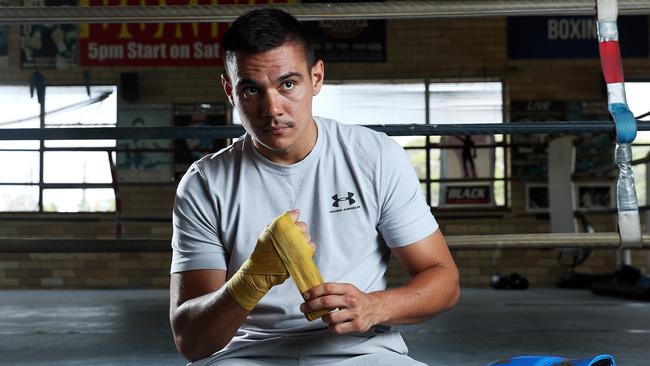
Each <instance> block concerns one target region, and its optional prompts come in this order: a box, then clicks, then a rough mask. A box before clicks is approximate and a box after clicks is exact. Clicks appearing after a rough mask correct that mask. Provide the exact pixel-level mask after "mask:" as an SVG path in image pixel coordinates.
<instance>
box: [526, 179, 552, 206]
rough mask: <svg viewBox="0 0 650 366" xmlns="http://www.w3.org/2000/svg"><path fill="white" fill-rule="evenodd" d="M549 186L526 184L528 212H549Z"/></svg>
mask: <svg viewBox="0 0 650 366" xmlns="http://www.w3.org/2000/svg"><path fill="white" fill-rule="evenodd" d="M548 210H549V202H548V184H546V183H528V184H526V212H548Z"/></svg>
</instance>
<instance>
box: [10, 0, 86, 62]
mask: <svg viewBox="0 0 650 366" xmlns="http://www.w3.org/2000/svg"><path fill="white" fill-rule="evenodd" d="M23 5H24V6H76V5H77V0H56V1H54V0H23ZM76 64H77V27H76V26H75V25H74V24H25V25H21V26H20V67H21V68H23V69H68V68H72V67H75V66H76Z"/></svg>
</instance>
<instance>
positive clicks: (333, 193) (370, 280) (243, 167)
mask: <svg viewBox="0 0 650 366" xmlns="http://www.w3.org/2000/svg"><path fill="white" fill-rule="evenodd" d="M314 120H315V121H316V125H317V127H318V138H317V142H316V145H315V146H314V148H313V149H312V151H311V152H310V153H309V155H307V157H305V158H304V159H303V160H302V161H300V162H298V163H295V164H292V165H278V164H275V163H273V162H271V161H269V160H268V159H266V158H264V157H263V156H262V155H261V154H260V153H259V152H257V150H255V148H254V146H253V143H252V140H251V137H250V135H248V134H245V135H244V136H242V137H241V138H239V139H238V140H237V141H235V142H234V143H233V144H232V145H230V146H229V147H227V148H225V149H223V150H221V151H219V152H218V153H215V154H212V155H208V156H206V157H204V158H202V159H200V160H199V161H197V162H195V163H194V164H193V165H192V166H191V167H190V168H189V170H188V171H187V173H186V174H185V176H184V177H183V179H182V180H181V182H180V184H179V186H178V190H177V194H176V201H175V205H174V216H173V229H174V233H173V238H172V248H173V257H172V265H171V272H172V273H175V272H182V271H189V270H197V269H223V270H227V273H228V278H230V276H232V275H233V274H234V273H235V272H236V271H237V270H238V269H239V267H240V266H241V265H242V263H243V262H244V261H245V260H246V259H247V258H248V257H249V256H250V254H251V253H252V252H253V250H254V248H255V244H256V241H257V238H258V236H259V234H260V233H261V232H262V230H264V228H265V227H266V226H267V225H268V224H269V223H270V222H271V221H272V220H273V219H274V218H275V217H276V216H278V215H280V214H282V213H283V212H285V211H289V210H293V209H295V208H299V209H300V211H301V215H300V220H301V221H304V222H305V223H306V224H307V226H308V227H309V232H310V234H311V236H312V238H313V241H314V242H315V243H316V246H317V249H316V253H315V255H314V261H315V262H316V265H317V266H318V268H319V270H320V272H321V274H322V276H323V278H324V280H325V281H327V282H339V283H351V284H354V285H355V286H356V287H358V288H359V289H360V290H362V291H364V292H372V291H379V290H383V289H385V288H386V270H387V267H388V258H389V255H390V248H395V247H401V246H405V245H408V244H411V243H414V242H416V241H418V240H420V239H423V238H425V237H427V236H428V235H430V234H431V233H433V232H434V231H435V230H436V229H437V228H438V224H437V222H436V221H435V219H434V217H433V215H432V214H431V212H430V209H429V206H428V205H427V203H426V201H425V199H424V196H423V195H422V191H421V189H420V183H419V180H418V178H417V176H416V174H415V171H414V169H413V167H412V165H411V163H410V162H409V159H408V157H407V155H406V153H405V152H404V150H403V149H402V147H401V146H399V145H398V144H397V143H396V142H395V141H394V140H392V139H391V138H389V137H388V136H386V135H385V134H383V133H378V132H375V131H372V130H370V129H367V128H365V127H361V126H352V125H344V124H340V123H338V122H336V121H332V120H328V119H324V118H319V117H315V118H314ZM302 302H303V299H302V296H301V295H300V293H299V291H298V289H297V287H296V285H295V284H294V283H293V281H292V280H291V279H288V280H287V281H285V282H284V283H283V284H282V285H280V286H275V287H273V288H272V289H271V291H269V293H267V294H266V295H265V296H264V298H262V300H261V301H260V303H259V304H258V305H257V306H256V307H255V309H254V310H253V311H252V312H251V313H250V315H249V316H248V318H247V319H246V321H245V322H244V324H243V325H242V326H241V327H240V329H239V331H238V332H237V334H236V336H235V337H234V338H233V340H232V341H231V343H230V344H229V345H228V347H227V348H229V349H232V348H237V347H239V346H241V345H243V344H246V343H249V341H255V340H261V339H269V338H273V337H278V336H286V335H295V334H302V333H305V332H307V333H308V332H311V331H316V330H322V329H323V328H325V327H326V324H325V323H323V322H321V321H314V322H308V321H307V320H306V319H305V317H304V315H303V313H301V312H300V311H299V308H298V307H299V305H300V304H301V303H302Z"/></svg>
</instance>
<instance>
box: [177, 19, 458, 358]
mask: <svg viewBox="0 0 650 366" xmlns="http://www.w3.org/2000/svg"><path fill="white" fill-rule="evenodd" d="M223 47H224V49H225V67H226V73H225V74H224V75H222V84H223V87H224V91H225V93H226V95H227V97H228V99H229V100H230V103H231V104H232V106H233V108H234V111H235V112H236V113H238V114H239V116H240V117H241V121H242V124H243V126H244V128H245V129H246V134H245V135H244V136H242V137H241V138H239V139H238V140H237V141H235V142H234V143H233V144H232V145H231V146H230V147H228V148H226V149H224V150H222V151H220V152H218V153H216V154H213V155H210V156H207V157H205V158H203V159H201V160H199V161H198V162H196V163H195V164H193V165H192V166H191V167H190V169H189V170H188V172H187V173H186V175H185V176H184V177H183V179H182V181H181V182H180V184H179V187H178V191H177V195H176V202H175V207H174V235H173V240H172V247H173V249H174V252H173V259H172V269H171V272H172V276H171V299H170V319H171V324H172V329H173V332H174V338H175V342H176V346H177V348H178V349H179V351H180V352H181V353H182V354H183V355H184V356H185V357H187V358H188V359H189V360H191V361H195V364H197V365H204V364H206V365H207V364H210V365H213V364H216V365H292V364H301V365H309V364H326V365H363V364H368V365H421V363H419V362H417V361H414V360H413V359H411V358H409V357H408V356H406V353H407V349H406V346H405V345H404V342H403V340H402V338H401V336H400V335H399V333H398V332H396V331H391V330H390V327H389V325H392V324H410V323H415V322H419V321H423V320H425V319H428V318H431V317H433V316H435V315H437V314H439V313H441V312H444V311H446V310H448V309H450V308H451V307H452V306H453V305H454V304H455V303H456V301H457V299H458V296H459V286H458V272H457V269H456V266H455V264H454V261H453V259H452V257H451V255H450V253H449V250H448V249H447V246H446V243H445V241H444V238H443V236H442V234H441V233H440V230H439V229H438V225H437V223H436V221H435V219H434V218H433V216H432V215H431V213H430V211H429V207H428V205H427V204H426V202H425V200H424V198H423V196H422V193H421V192H420V185H419V182H418V179H417V177H416V175H415V172H414V170H413V168H412V166H411V165H410V163H409V161H408V158H407V157H406V154H405V153H404V151H403V149H402V148H401V147H400V146H399V145H398V144H396V143H395V142H394V141H393V140H392V139H390V138H389V137H387V136H386V135H385V134H380V133H376V132H373V131H371V130H369V129H366V128H363V127H359V126H348V125H342V124H339V123H337V122H335V121H331V120H326V119H323V118H318V117H313V116H312V114H311V113H312V98H313V97H314V96H315V95H317V94H318V92H319V90H320V88H321V86H322V83H323V77H324V65H323V62H322V61H320V60H314V56H313V50H312V49H311V48H310V46H309V44H308V42H307V38H306V35H305V33H304V30H303V29H302V27H301V25H300V23H299V22H297V21H296V19H295V18H293V17H292V16H290V15H289V14H287V13H284V12H282V11H280V10H271V9H261V10H255V11H252V12H250V13H248V14H246V15H244V16H242V17H240V18H239V19H238V20H236V21H235V22H234V23H233V25H232V27H231V28H230V29H229V31H228V33H227V34H226V35H225V37H224V40H223ZM296 208H298V209H299V210H294V209H296ZM283 212H288V215H290V216H289V217H290V220H289V224H290V225H289V226H292V225H293V226H295V228H298V229H299V230H300V232H301V233H300V235H304V238H303V239H304V240H305V242H310V245H311V246H312V249H311V250H310V251H312V252H313V255H314V257H313V258H314V261H315V263H316V265H317V267H318V269H319V270H320V272H321V273H322V276H323V278H324V279H325V281H326V282H325V283H324V284H321V285H317V286H315V287H313V288H311V289H309V290H308V291H306V292H305V293H303V294H302V296H301V294H300V293H299V291H298V290H297V289H296V285H295V284H294V282H293V278H287V277H288V276H287V275H282V274H281V273H275V274H273V275H272V274H270V273H269V274H268V275H267V272H264V271H265V269H264V270H262V269H260V268H262V267H264V266H265V265H267V264H268V263H264V262H265V261H267V260H268V261H269V262H270V261H274V260H275V257H274V256H275V254H274V253H275V252H274V251H273V250H270V251H267V252H265V254H260V251H262V250H268V247H264V246H265V245H266V244H265V241H264V238H267V237H271V236H272V235H271V236H269V235H266V234H267V231H268V230H275V229H273V226H274V225H275V224H276V222H277V220H276V221H273V219H274V217H276V216H278V215H279V214H282V213H283ZM299 216H300V217H301V218H302V220H303V221H304V222H303V221H299ZM271 221H273V222H274V224H272V225H271V226H269V228H266V229H265V227H266V226H267V225H268V224H269V223H271ZM306 223H309V225H310V229H308V228H307V225H306ZM260 232H263V234H262V235H259V234H260ZM258 236H259V238H258ZM312 238H313V241H314V242H315V244H314V243H313V242H311V240H312ZM305 245H306V244H305ZM269 253H270V254H269ZM391 253H392V254H393V255H394V257H395V258H397V260H398V261H400V262H401V263H402V265H404V266H405V268H406V269H407V270H408V271H409V273H410V274H411V276H412V277H411V279H410V280H409V281H408V282H407V283H406V284H404V285H403V286H401V287H399V288H395V289H390V290H386V277H385V274H386V270H387V264H388V259H389V256H390V254H391ZM251 273H252V275H251ZM251 276H257V277H256V278H255V279H251V278H252V277H251ZM242 278H244V280H242ZM257 280H260V282H256V284H254V285H253V284H251V283H252V282H251V281H257ZM265 286H266V287H265ZM260 287H265V288H260ZM251 298H252V300H250V299H251ZM249 308H250V309H251V310H249ZM314 311H326V312H328V313H327V314H326V315H324V316H323V317H322V318H321V319H317V320H316V321H312V322H309V321H307V320H306V319H305V314H308V313H312V312H314Z"/></svg>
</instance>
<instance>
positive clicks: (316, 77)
mask: <svg viewBox="0 0 650 366" xmlns="http://www.w3.org/2000/svg"><path fill="white" fill-rule="evenodd" d="M310 76H311V86H312V90H313V93H312V95H314V96H316V95H318V93H320V88H321V86H323V79H324V78H325V64H324V63H323V60H317V61H316V63H314V66H312V67H311V75H310Z"/></svg>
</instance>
